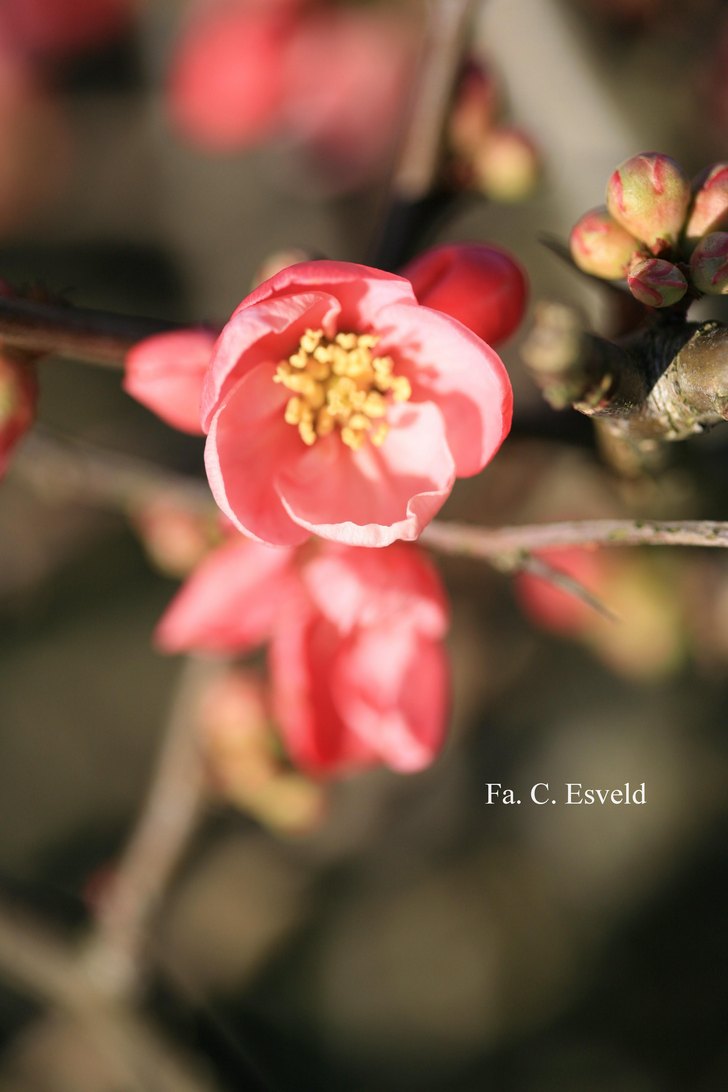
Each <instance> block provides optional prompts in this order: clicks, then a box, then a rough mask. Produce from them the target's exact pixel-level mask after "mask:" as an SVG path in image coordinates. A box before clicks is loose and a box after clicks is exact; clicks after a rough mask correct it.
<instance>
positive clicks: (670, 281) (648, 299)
mask: <svg viewBox="0 0 728 1092" xmlns="http://www.w3.org/2000/svg"><path fill="white" fill-rule="evenodd" d="M627 284H628V285H629V290H630V292H631V293H632V295H633V296H634V298H635V299H636V300H639V301H640V303H644V304H646V305H647V307H670V306H672V304H673V303H677V302H678V300H681V299H682V298H683V296H684V295H685V293H686V292H687V290H688V282H687V281H686V280H685V277H684V276H683V275H682V273H681V272H680V270H679V269H678V267H677V266H676V265H673V264H672V262H666V261H663V259H662V258H645V259H643V260H642V261H639V262H635V264H634V265H633V266H632V268H631V269H630V271H629V273H628V274H627Z"/></svg>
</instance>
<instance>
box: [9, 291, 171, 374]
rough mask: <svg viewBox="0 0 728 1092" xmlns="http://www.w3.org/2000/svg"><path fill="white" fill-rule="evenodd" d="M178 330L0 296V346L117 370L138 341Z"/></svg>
mask: <svg viewBox="0 0 728 1092" xmlns="http://www.w3.org/2000/svg"><path fill="white" fill-rule="evenodd" d="M177 328H179V324H178V323H177V324H175V323H170V322H165V321H163V320H161V319H151V318H134V317H131V316H129V315H117V314H113V313H111V312H107V311H96V310H91V309H89V308H83V307H71V306H65V305H62V304H57V303H41V302H38V301H36V300H28V299H22V298H19V297H15V296H13V297H8V296H0V342H1V343H3V344H5V345H9V346H12V347H13V348H16V349H22V350H23V351H24V352H28V353H34V354H38V355H46V354H50V353H52V354H53V355H54V356H67V357H72V358H73V359H75V360H83V361H86V362H87V363H91V364H99V365H102V366H105V367H111V368H121V367H123V365H124V358H125V356H126V354H127V352H128V351H129V349H130V348H131V347H132V345H135V344H136V342H137V341H141V340H142V338H145V337H149V336H150V335H151V334H159V333H164V332H165V331H167V330H173V329H177Z"/></svg>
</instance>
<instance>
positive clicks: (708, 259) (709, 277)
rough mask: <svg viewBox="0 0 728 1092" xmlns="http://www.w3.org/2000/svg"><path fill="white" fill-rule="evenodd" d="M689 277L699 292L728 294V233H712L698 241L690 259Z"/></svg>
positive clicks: (718, 294) (714, 294) (719, 294)
mask: <svg viewBox="0 0 728 1092" xmlns="http://www.w3.org/2000/svg"><path fill="white" fill-rule="evenodd" d="M690 276H691V278H692V282H693V284H694V285H695V287H696V288H697V289H698V290H699V291H700V292H706V293H708V295H710V296H723V295H725V294H726V293H728V232H726V231H714V232H712V234H710V235H706V236H705V238H704V239H701V240H700V242H699V243H698V245H697V246H696V248H695V250H694V251H693V253H692V256H691V258H690Z"/></svg>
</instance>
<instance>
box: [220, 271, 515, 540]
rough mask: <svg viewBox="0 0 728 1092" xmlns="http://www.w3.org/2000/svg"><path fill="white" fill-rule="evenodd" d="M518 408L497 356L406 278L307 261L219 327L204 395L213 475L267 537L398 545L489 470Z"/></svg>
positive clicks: (254, 531) (237, 515) (225, 501)
mask: <svg viewBox="0 0 728 1092" xmlns="http://www.w3.org/2000/svg"><path fill="white" fill-rule="evenodd" d="M511 408H512V392H511V386H510V383H509V380H508V376H507V374H506V371H505V368H504V367H503V364H502V362H501V360H500V358H499V357H498V355H497V354H496V353H495V352H494V351H493V350H492V349H491V348H490V347H489V346H488V345H486V344H485V343H484V342H483V341H481V340H480V339H479V338H477V337H476V336H475V335H474V334H473V333H471V331H470V330H468V329H466V328H465V327H464V326H462V325H461V324H460V323H459V322H457V321H456V320H455V319H452V318H450V317H449V316H447V315H443V314H441V313H440V312H438V311H434V310H431V309H430V308H428V307H422V306H419V305H418V304H417V301H416V299H415V297H414V294H413V292H412V287H411V285H410V284H409V282H408V281H406V280H404V279H403V278H401V277H396V276H394V275H392V274H389V273H383V272H381V271H380V270H377V269H370V268H367V267H366V266H360V265H353V264H349V263H346V262H329V261H319V262H304V263H302V264H300V265H294V266H291V267H289V268H288V269H285V270H283V271H282V272H281V273H279V274H277V275H276V276H275V277H272V278H271V279H270V280H268V281H266V282H264V283H263V284H262V285H260V286H259V287H258V288H257V289H256V290H255V291H254V292H253V293H252V294H251V295H250V296H248V298H247V299H245V300H243V302H242V303H241V304H240V306H239V307H238V308H237V310H236V311H235V313H234V314H233V316H232V318H231V319H230V321H229V322H228V324H227V325H226V327H225V328H224V330H223V332H222V334H221V336H220V339H219V341H218V343H217V345H216V348H215V351H214V354H213V357H212V361H211V364H210V368H209V370H208V372H207V375H206V380H205V387H204V391H203V397H202V425H203V428H204V429H205V431H207V433H208V439H207V446H206V451H205V459H206V465H207V473H208V478H209V481H210V486H211V489H212V492H213V494H214V496H215V499H216V500H217V503H218V504H219V506H220V508H221V509H222V511H223V512H224V513H225V514H226V515H227V516H228V517H229V519H230V520H231V521H232V523H233V524H234V525H235V526H236V527H238V528H239V529H240V530H241V531H244V532H245V533H246V534H248V535H250V536H251V537H253V538H256V539H258V540H259V541H261V542H266V543H269V544H271V545H281V546H282V545H297V544H299V543H301V542H303V541H304V540H305V539H306V538H307V537H308V536H309V534H312V533H314V534H317V535H319V536H321V537H322V538H329V539H334V540H336V541H339V542H345V543H348V544H350V545H355V546H386V545H388V544H389V543H391V542H393V541H395V540H396V539H414V538H417V536H418V535H419V533H420V532H421V530H422V528H423V527H424V526H425V525H426V524H427V523H428V522H429V520H430V519H432V517H433V516H434V515H435V513H436V512H437V511H438V510H439V508H440V507H441V506H442V504H443V503H444V501H445V500H446V498H447V497H448V495H449V493H450V491H451V489H452V486H453V483H454V480H455V477H456V476H460V477H469V476H471V475H473V474H477V473H478V472H479V471H480V470H482V468H483V467H484V466H485V464H486V463H487V462H489V460H490V459H491V458H492V457H493V455H494V454H495V452H496V451H497V450H498V448H499V447H500V445H501V443H502V441H503V439H504V437H505V436H506V434H507V433H508V430H509V428H510V421H511Z"/></svg>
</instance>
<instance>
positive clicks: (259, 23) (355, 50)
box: [168, 0, 417, 184]
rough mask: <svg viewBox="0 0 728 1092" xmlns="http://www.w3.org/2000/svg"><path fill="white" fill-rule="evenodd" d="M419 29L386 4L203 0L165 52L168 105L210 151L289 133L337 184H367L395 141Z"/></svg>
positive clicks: (175, 117)
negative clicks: (168, 61)
mask: <svg viewBox="0 0 728 1092" xmlns="http://www.w3.org/2000/svg"><path fill="white" fill-rule="evenodd" d="M415 27H416V24H415V23H414V22H413V20H412V19H411V18H409V17H406V16H405V15H404V14H403V13H401V12H400V13H395V12H392V11H391V10H389V9H387V8H386V6H385V5H381V6H378V7H370V8H367V9H363V8H355V7H346V6H341V5H336V6H334V5H326V4H321V3H312V2H310V0H309V2H306V0H298V2H290V0H277V2H271V0H269V2H268V3H261V2H260V0H217V2H214V3H212V4H210V3H207V4H202V3H200V4H198V6H197V8H196V9H195V10H194V11H193V13H192V17H191V19H190V20H189V22H188V24H187V26H186V27H185V28H184V30H183V32H182V34H181V37H180V40H179V42H178V45H177V49H176V51H175V54H174V56H173V59H172V63H171V68H170V74H169V82H168V104H169V111H170V115H171V117H172V120H173V122H174V123H175V125H176V127H177V129H178V130H179V131H180V133H182V134H184V136H185V137H187V139H189V140H190V141H191V142H193V143H195V144H197V145H200V146H202V147H205V148H207V149H209V150H211V151H234V150H237V149H241V148H246V147H250V146H251V145H255V144H258V143H260V142H262V141H264V140H266V139H271V138H285V139H292V140H293V141H294V142H296V143H299V144H302V145H303V146H304V147H306V148H307V149H308V150H309V151H311V152H313V154H314V156H315V157H316V159H317V161H319V162H320V163H322V164H323V165H324V166H325V167H327V168H329V169H330V170H331V171H332V172H333V173H334V175H335V176H336V181H338V182H339V183H340V184H357V183H361V182H365V181H367V180H368V177H369V176H370V175H371V174H372V173H373V172H374V173H375V172H376V171H377V170H378V169H379V168H380V167H381V165H382V162H383V161H384V160H385V159H386V157H387V155H388V154H389V153H390V152H391V150H392V148H393V145H394V141H395V139H396V135H397V132H398V129H399V125H400V122H401V117H402V112H403V110H404V108H405V105H406V100H407V89H408V86H409V84H410V81H411V75H412V70H413V64H414V60H415V56H416V43H417V34H416V32H415Z"/></svg>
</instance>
